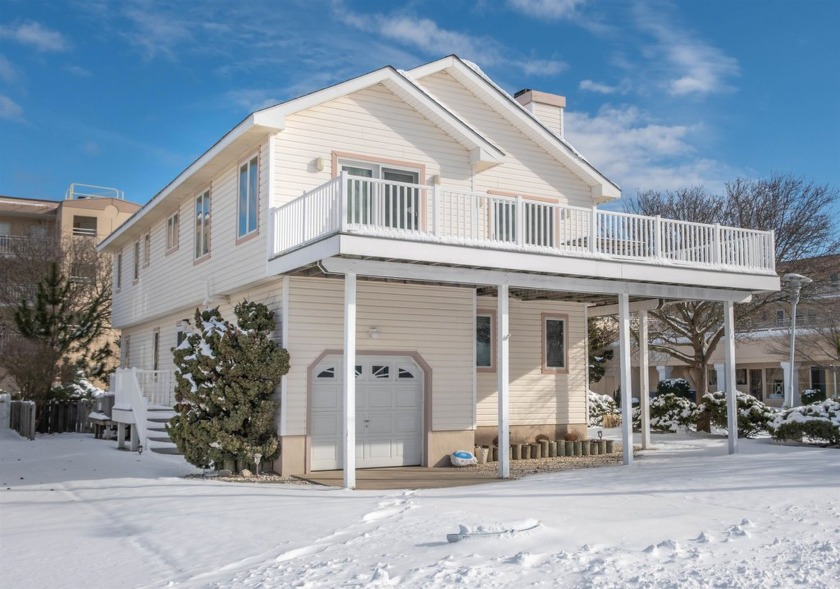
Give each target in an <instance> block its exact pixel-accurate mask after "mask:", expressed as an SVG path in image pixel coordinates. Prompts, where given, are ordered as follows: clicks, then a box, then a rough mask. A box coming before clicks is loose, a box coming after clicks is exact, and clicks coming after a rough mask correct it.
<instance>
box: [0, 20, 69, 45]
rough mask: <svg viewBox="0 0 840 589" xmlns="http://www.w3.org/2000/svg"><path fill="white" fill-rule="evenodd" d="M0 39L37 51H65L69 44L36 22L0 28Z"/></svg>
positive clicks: (59, 34)
mask: <svg viewBox="0 0 840 589" xmlns="http://www.w3.org/2000/svg"><path fill="white" fill-rule="evenodd" d="M0 38H6V39H12V40H13V41H17V42H18V43H22V44H24V45H29V46H31V47H33V48H34V49H36V50H38V51H67V50H68V49H70V43H69V42H68V41H67V40H66V39H65V38H64V36H63V35H62V34H61V33H59V32H58V31H51V30H49V29H47V28H45V27H44V26H42V25H41V24H39V23H37V22H32V21H30V22H25V23H20V24H16V25H3V26H0Z"/></svg>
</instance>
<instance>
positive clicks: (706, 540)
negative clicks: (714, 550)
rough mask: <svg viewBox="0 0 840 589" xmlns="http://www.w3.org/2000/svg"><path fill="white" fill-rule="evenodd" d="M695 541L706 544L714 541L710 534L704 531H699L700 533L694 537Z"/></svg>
mask: <svg viewBox="0 0 840 589" xmlns="http://www.w3.org/2000/svg"><path fill="white" fill-rule="evenodd" d="M694 541H695V542H699V543H700V544H708V543H710V542H713V541H714V537H712V535H711V534H707V533H706V532H700V535H699V536H697V537H696V538H695V539H694Z"/></svg>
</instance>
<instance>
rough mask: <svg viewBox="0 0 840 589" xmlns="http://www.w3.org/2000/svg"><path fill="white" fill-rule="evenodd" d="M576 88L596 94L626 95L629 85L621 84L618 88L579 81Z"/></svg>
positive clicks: (588, 81)
mask: <svg viewBox="0 0 840 589" xmlns="http://www.w3.org/2000/svg"><path fill="white" fill-rule="evenodd" d="M578 87H579V88H580V89H581V90H587V91H589V92H597V93H598V94H626V93H627V91H628V90H629V84H627V83H626V82H622V83H621V84H620V85H618V86H610V85H608V84H601V83H600V82H595V81H592V80H581V82H580V84H578Z"/></svg>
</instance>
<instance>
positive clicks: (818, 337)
mask: <svg viewBox="0 0 840 589" xmlns="http://www.w3.org/2000/svg"><path fill="white" fill-rule="evenodd" d="M780 270H781V271H780V274H785V273H786V272H787V271H788V270H790V271H796V272H801V273H802V274H804V275H805V276H807V277H809V278H810V279H812V280H813V284H812V285H810V286H809V287H807V289H806V290H805V291H804V292H803V300H802V303H801V304H800V305H798V306H797V310H796V347H795V349H796V350H798V352H797V353H796V361H795V362H794V365H793V369H792V370H791V363H790V356H789V353H790V329H791V325H792V316H791V305H790V301H789V297H788V296H785V297H783V298H782V300H779V301H774V302H771V303H769V304H768V305H767V306H766V308H764V309H763V310H762V311H761V312H760V313H759V314H758V315H757V316H756V317H754V318H752V319H751V321H750V323H749V324H748V325H745V326H744V327H742V328H741V329H739V331H738V334H737V338H736V348H737V352H736V354H737V359H738V361H737V364H736V368H735V383H736V386H737V387H738V390H739V391H741V392H744V393H749V394H751V395H753V396H754V397H755V398H757V399H758V400H760V401H762V402H764V403H766V404H768V405H770V406H772V407H781V406H782V404H783V403H784V397H785V391H786V390H787V389H788V387H789V384H790V379H791V378H792V379H793V382H794V387H793V389H794V403H795V404H796V403H798V395H799V393H800V392H801V391H803V390H805V389H815V390H820V391H822V392H823V393H825V394H826V395H827V396H828V397H838V396H840V388H838V384H839V383H838V378H837V377H838V374H837V372H838V369H840V362H839V361H838V350H837V348H836V344H833V343H832V339H833V338H834V337H835V336H836V335H837V334H838V333H840V329H838V327H840V326H838V323H837V311H838V307H837V305H838V301H840V256H838V255H830V256H821V257H818V258H809V259H805V260H797V261H796V263H795V264H793V267H792V268H789V269H786V268H782V269H780ZM633 364H634V365H633V379H632V382H633V395H634V396H635V397H637V398H638V396H639V382H640V381H639V365H638V354H636V355H634V356H633ZM725 367H726V361H725V358H724V352H723V351H722V350H721V349H720V348H718V349H716V350H715V352H714V354H713V355H712V359H711V362H710V363H709V377H708V378H709V390H710V391H716V390H720V389H721V388H722V384H723V382H724V377H723V372H724V370H725ZM648 370H649V375H648V382H649V383H652V385H653V386H651V389H653V390H655V389H656V383H658V382H659V381H660V380H664V379H668V378H684V379H686V380H687V381H688V382H689V383H690V384H691V386H692V388H694V386H695V385H694V382H693V380H692V378H691V375H690V374H689V371H688V369H687V367H686V365H685V364H683V363H681V362H680V361H679V360H677V359H675V358H673V357H671V356H668V355H666V354H664V353H653V352H651V360H650V363H649V369H648ZM618 386H619V367H618V363H617V362H615V361H612V362H609V363H608V365H607V371H606V373H605V374H604V378H602V379H601V381H599V382H597V383H592V384H591V385H590V388H591V389H592V390H594V391H596V392H598V393H601V394H608V395H612V394H613V392H614V391H615V390H616V389H617V388H618Z"/></svg>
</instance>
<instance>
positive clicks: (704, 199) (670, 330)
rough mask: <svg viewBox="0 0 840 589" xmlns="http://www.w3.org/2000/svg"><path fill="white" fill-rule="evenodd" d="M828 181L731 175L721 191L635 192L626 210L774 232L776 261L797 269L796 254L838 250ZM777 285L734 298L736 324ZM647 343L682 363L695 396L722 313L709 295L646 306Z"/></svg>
mask: <svg viewBox="0 0 840 589" xmlns="http://www.w3.org/2000/svg"><path fill="white" fill-rule="evenodd" d="M837 201H838V193H837V190H836V189H832V188H830V187H829V186H827V185H818V184H815V183H813V182H810V181H806V180H803V179H802V178H799V177H795V176H792V175H789V174H775V175H773V176H771V177H770V178H767V179H758V180H753V179H743V178H739V179H736V180H735V181H733V182H729V183H727V184H726V185H725V189H724V194H723V195H722V196H718V195H714V194H711V193H709V192H707V191H706V190H704V189H703V188H702V187H694V188H683V189H680V190H676V191H673V192H665V193H660V192H657V191H643V192H640V193H639V195H638V196H637V198H636V199H635V200H633V201H631V202H630V203H629V206H628V209H629V210H630V211H631V212H634V213H638V214H642V215H661V216H664V217H669V218H674V219H678V220H682V221H692V222H698V223H721V224H728V225H735V226H739V227H744V228H748V229H759V230H765V231H767V230H773V231H774V232H775V247H776V251H775V256H776V262H777V263H785V264H786V268H787V271H797V270H798V265H797V261H798V260H800V259H801V258H802V257H810V256H817V255H829V254H833V253H836V252H838V251H840V248H838V244H840V242H838V238H837V235H838V231H837V227H836V225H837V224H836V222H834V220H833V219H832V217H831V215H832V207H833V206H834V205H835V203H837ZM785 296H786V295H785V293H783V292H778V293H767V294H766V295H761V296H756V297H753V301H752V302H751V303H749V304H746V305H738V307H737V312H736V323H737V329H740V330H743V329H748V328H749V326H751V325H752V324H753V321H754V319H755V317H757V316H759V315H760V314H761V311H762V310H763V309H765V308H766V307H767V305H770V304H773V303H778V302H779V301H780V300H783V299H784V297H785ZM651 314H652V315H653V317H654V321H653V322H652V324H651V343H650V348H651V349H652V350H654V351H657V352H662V353H664V354H667V355H669V356H671V357H673V358H676V359H677V360H679V361H681V362H683V363H685V364H686V365H687V366H688V369H689V376H690V378H691V379H692V381H693V384H694V386H695V388H696V390H697V391H698V396H699V395H701V394H703V393H704V392H706V391H707V390H708V367H709V360H710V358H711V356H712V354H713V353H714V351H715V349H716V348H717V345H718V343H719V342H720V340H721V338H722V337H723V314H722V308H721V305H720V304H719V303H714V302H709V301H694V302H683V303H675V304H671V305H666V306H665V307H663V308H662V309H659V310H656V311H653V312H651Z"/></svg>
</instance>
